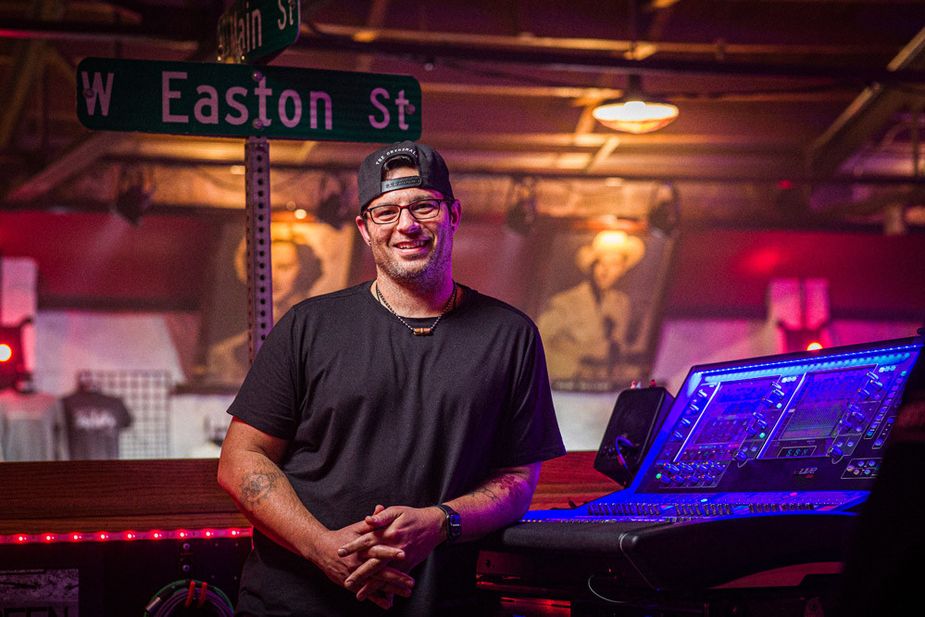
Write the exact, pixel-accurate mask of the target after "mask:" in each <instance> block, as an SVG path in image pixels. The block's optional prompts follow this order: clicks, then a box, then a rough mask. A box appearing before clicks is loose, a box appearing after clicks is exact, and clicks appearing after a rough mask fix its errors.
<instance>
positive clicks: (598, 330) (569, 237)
mask: <svg viewBox="0 0 925 617" xmlns="http://www.w3.org/2000/svg"><path fill="white" fill-rule="evenodd" d="M548 233H549V234H550V236H551V237H550V238H549V242H548V244H547V246H548V247H549V251H548V253H547V255H546V259H545V260H544V262H543V263H542V264H540V266H539V272H538V274H539V276H538V277H537V289H536V299H535V302H534V304H535V310H534V317H535V319H536V323H537V326H538V327H539V330H540V334H541V336H542V338H543V344H544V346H545V350H546V362H547V366H548V369H549V377H550V379H551V381H552V387H553V389H554V390H566V391H580V392H614V391H617V390H622V389H623V388H627V387H629V386H630V384H631V383H632V382H633V381H643V380H648V378H649V372H650V368H651V365H652V362H653V357H654V353H655V349H654V347H655V344H656V342H657V341H656V335H657V333H658V328H659V323H660V313H661V304H662V298H663V295H664V286H665V281H666V275H667V270H668V267H669V265H670V257H671V252H672V244H673V240H672V239H671V238H668V237H663V236H657V235H653V234H647V233H633V232H631V231H624V230H615V229H598V230H594V229H565V230H549V231H548Z"/></svg>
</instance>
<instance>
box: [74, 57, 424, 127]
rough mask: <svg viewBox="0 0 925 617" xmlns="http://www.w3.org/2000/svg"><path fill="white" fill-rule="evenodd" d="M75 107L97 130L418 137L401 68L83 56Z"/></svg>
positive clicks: (414, 100) (410, 84) (415, 109)
mask: <svg viewBox="0 0 925 617" xmlns="http://www.w3.org/2000/svg"><path fill="white" fill-rule="evenodd" d="M77 116H78V118H79V119H80V122H81V124H83V125H84V126H85V127H87V128H89V129H94V130H103V131H141V132H145V133H170V134H176V135H198V136H215V137H268V138H271V139H301V140H312V141H316V140H318V141H367V142H392V141H401V140H404V139H411V140H415V139H418V138H420V136H421V85H420V84H419V83H418V81H417V80H416V79H415V78H413V77H410V76H407V75H379V74H375V73H352V72H346V71H325V70H318V69H300V68H290V67H281V66H248V65H244V64H212V63H196V62H158V61H147V60H119V59H113V58H87V59H85V60H83V61H82V62H81V63H80V64H79V65H78V66H77Z"/></svg>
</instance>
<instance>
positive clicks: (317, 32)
mask: <svg viewBox="0 0 925 617" xmlns="http://www.w3.org/2000/svg"><path fill="white" fill-rule="evenodd" d="M361 30H362V29H358V33H359V32H360V31H361ZM0 38H30V39H46V40H106V41H111V40H123V41H160V42H173V43H175V44H177V45H181V46H184V47H186V46H195V45H196V44H197V43H196V41H195V40H194V39H193V38H192V33H190V32H187V31H184V30H183V29H179V30H178V29H176V28H172V27H167V26H155V27H152V26H151V25H145V24H142V25H118V26H116V25H108V24H88V23H81V22H47V21H42V20H23V19H19V20H4V21H3V22H2V23H0ZM472 40H479V41H481V42H478V43H474V42H469V41H468V40H466V37H459V38H454V39H453V40H452V41H435V40H431V39H428V40H423V41H422V40H412V39H410V38H409V39H405V38H403V39H400V40H399V39H385V38H383V37H380V36H375V37H372V38H370V39H369V40H364V38H363V36H361V35H360V34H355V35H353V36H350V35H339V34H331V33H329V32H327V31H325V30H323V29H321V28H320V27H318V26H316V25H307V24H303V25H302V35H301V36H300V37H299V40H298V41H296V43H295V44H294V45H293V46H292V47H293V48H296V49H310V50H321V51H350V52H354V53H361V54H384V55H390V56H399V57H409V56H410V57H415V58H427V59H430V60H431V61H432V60H433V59H434V58H453V59H456V60H471V61H479V62H489V63H491V64H504V63H508V64H530V65H535V66H543V67H545V68H547V69H552V70H571V71H594V72H602V71H603V72H608V71H612V72H615V73H626V72H627V71H630V70H632V71H634V72H637V73H646V74H669V75H670V74H679V73H695V74H708V75H709V74H712V75H732V76H735V75H740V76H762V77H791V78H793V77H797V78H828V79H837V80H843V81H850V82H860V83H872V82H879V83H881V84H890V85H892V84H902V83H915V84H922V83H925V71H922V70H910V69H900V70H892V71H891V70H889V69H879V68H870V67H857V66H852V67H835V66H813V65H808V64H759V63H753V62H749V63H746V62H728V61H722V62H717V61H682V60H661V59H659V58H656V57H649V58H646V59H644V60H632V59H629V60H628V59H626V58H623V57H620V56H617V55H615V54H614V53H613V51H611V50H604V49H597V48H591V49H586V48H579V47H574V48H566V49H551V48H549V47H532V48H524V47H517V46H515V45H508V44H505V43H501V42H499V43H497V44H492V43H490V42H486V41H484V40H481V39H479V37H478V35H472Z"/></svg>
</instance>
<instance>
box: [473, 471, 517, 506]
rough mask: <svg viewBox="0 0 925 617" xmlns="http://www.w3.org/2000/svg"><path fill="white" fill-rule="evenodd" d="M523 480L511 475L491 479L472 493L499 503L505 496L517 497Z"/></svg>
mask: <svg viewBox="0 0 925 617" xmlns="http://www.w3.org/2000/svg"><path fill="white" fill-rule="evenodd" d="M522 481H523V479H522V478H521V477H520V476H517V475H514V474H512V473H506V474H502V475H500V476H498V477H497V478H492V479H491V480H489V481H488V482H486V483H485V484H483V485H482V486H480V487H479V488H477V489H475V491H473V493H472V494H473V495H484V496H485V497H488V498H489V499H491V500H492V501H496V502H497V501H501V499H502V498H504V497H505V496H508V495H509V496H511V497H517V496H519V494H520V493H521V492H522V491H523V485H522Z"/></svg>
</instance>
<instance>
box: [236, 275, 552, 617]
mask: <svg viewBox="0 0 925 617" xmlns="http://www.w3.org/2000/svg"><path fill="white" fill-rule="evenodd" d="M369 289H370V284H369V283H363V284H361V285H358V286H356V287H352V288H350V289H346V290H343V291H340V292H336V293H333V294H328V295H325V296H319V297H316V298H311V299H309V300H306V301H304V302H302V303H300V304H298V305H296V306H295V307H294V308H293V309H292V310H290V311H289V312H288V313H287V314H286V315H285V316H284V317H283V318H282V319H280V321H279V323H278V324H277V325H276V326H275V327H274V328H273V330H272V331H271V333H270V335H269V336H268V337H267V340H266V341H265V343H264V345H263V347H262V348H261V350H260V353H259V354H258V356H257V359H256V361H255V363H254V366H253V368H252V369H251V371H250V372H249V374H248V376H247V378H246V379H245V380H244V383H243V385H242V386H241V390H240V391H239V393H238V395H237V397H236V398H235V401H234V402H233V403H232V405H231V407H230V409H229V413H231V414H233V415H235V416H237V417H238V418H240V419H241V420H243V421H244V422H246V423H247V424H250V425H251V426H253V427H255V428H257V429H259V430H261V431H263V432H266V433H269V434H271V435H274V436H276V437H280V438H283V439H286V440H288V441H289V447H288V450H287V453H286V455H285V457H284V459H283V461H282V462H281V468H282V471H283V473H285V474H286V476H287V478H288V479H289V481H290V482H291V483H292V485H293V488H294V489H295V491H296V493H297V494H298V496H299V498H300V499H301V500H302V501H303V503H305V504H306V506H307V507H308V509H309V511H310V512H312V514H313V515H315V516H316V517H317V518H318V519H319V520H320V521H321V523H323V524H324V525H325V526H327V527H328V528H330V529H338V528H341V527H343V526H345V525H348V524H351V523H355V522H357V521H359V520H361V519H362V518H363V517H364V516H366V515H367V514H370V513H372V511H373V508H374V507H375V505H376V504H379V503H381V504H383V505H385V506H390V505H407V506H413V507H422V506H429V505H433V504H437V503H440V502H442V501H446V500H449V499H453V498H455V497H458V496H460V495H463V494H465V493H467V492H469V491H471V490H473V489H474V488H475V487H476V486H478V485H479V484H480V483H482V482H483V481H484V479H485V478H486V477H487V475H488V474H489V472H490V470H492V469H495V468H498V467H509V466H516V465H526V464H529V463H534V462H539V461H542V460H546V459H549V458H553V457H556V456H560V455H561V454H563V453H564V451H565V450H564V447H563V445H562V440H561V437H560V435H559V429H558V425H557V423H556V418H555V413H554V410H553V406H552V397H551V393H550V388H549V379H548V377H547V374H546V363H545V357H544V355H543V348H542V344H541V342H540V338H539V335H538V333H537V330H536V327H535V326H534V325H533V323H532V322H531V321H530V319H529V318H528V317H526V316H525V315H524V314H523V313H521V312H520V311H518V310H516V309H514V308H513V307H511V306H509V305H507V304H504V303H503V302H500V301H498V300H495V299H493V298H489V297H488V296H484V295H481V294H479V293H478V292H476V291H474V290H472V289H469V288H465V289H464V292H465V293H464V296H463V300H462V302H461V303H460V305H459V306H458V307H457V308H456V309H455V310H453V311H451V312H450V313H448V314H447V315H445V316H444V317H443V319H441V321H440V323H439V325H438V326H437V328H436V329H435V330H434V332H433V334H432V335H431V336H414V335H413V334H412V333H411V331H410V330H409V329H408V328H407V327H406V326H405V325H404V324H402V323H401V322H400V321H399V320H398V319H397V318H396V317H395V316H394V315H392V314H391V313H389V312H388V311H387V310H386V309H385V308H384V307H383V306H382V305H380V304H379V303H378V302H377V301H376V300H375V298H373V297H372V295H371V294H370V292H369ZM406 321H409V322H410V323H412V325H430V323H432V322H433V319H424V320H406ZM463 524H464V525H465V521H463ZM475 557H476V549H475V546H474V545H473V544H471V543H469V544H459V545H441V546H440V547H438V549H437V550H436V551H435V553H434V555H433V556H432V557H431V558H430V559H428V560H427V561H425V562H424V563H423V564H421V565H420V566H418V568H417V569H415V570H414V571H413V572H412V575H413V576H414V577H415V579H416V581H417V584H416V587H415V591H414V593H413V596H412V598H411V600H410V601H404V600H403V599H400V598H397V599H396V606H395V607H394V608H393V609H392V610H390V611H389V614H393V615H429V614H435V612H437V611H438V610H439V611H442V610H443V609H442V608H438V605H440V604H444V603H450V604H452V603H454V602H456V601H457V600H459V599H460V598H461V597H465V596H467V595H468V594H471V592H472V590H473V580H474V574H475ZM238 610H239V614H259V615H275V614H280V615H282V614H289V615H293V614H295V615H315V614H318V615H336V614H351V615H352V614H364V613H365V612H366V611H368V612H369V614H379V613H381V611H380V610H379V609H378V608H376V607H375V606H374V605H373V604H371V603H370V602H363V603H362V604H360V603H357V601H356V600H355V599H354V598H353V594H351V593H350V592H347V591H346V590H343V589H340V588H338V587H336V586H335V585H333V584H332V583H331V582H330V581H328V580H327V579H326V578H325V577H324V575H322V574H321V573H320V572H319V571H318V570H317V569H316V568H315V567H314V566H313V565H311V564H309V563H307V562H305V561H304V560H302V559H300V558H298V557H297V556H295V555H293V554H292V553H290V552H288V551H287V550H286V549H283V548H282V547H280V546H278V545H276V544H275V543H273V542H272V541H271V540H269V539H268V538H266V537H265V536H263V535H262V534H260V533H259V532H258V531H256V530H255V532H254V551H253V553H252V555H251V557H250V559H249V560H248V563H247V564H246V566H245V570H244V575H243V577H242V585H241V594H240V601H239V607H238Z"/></svg>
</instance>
